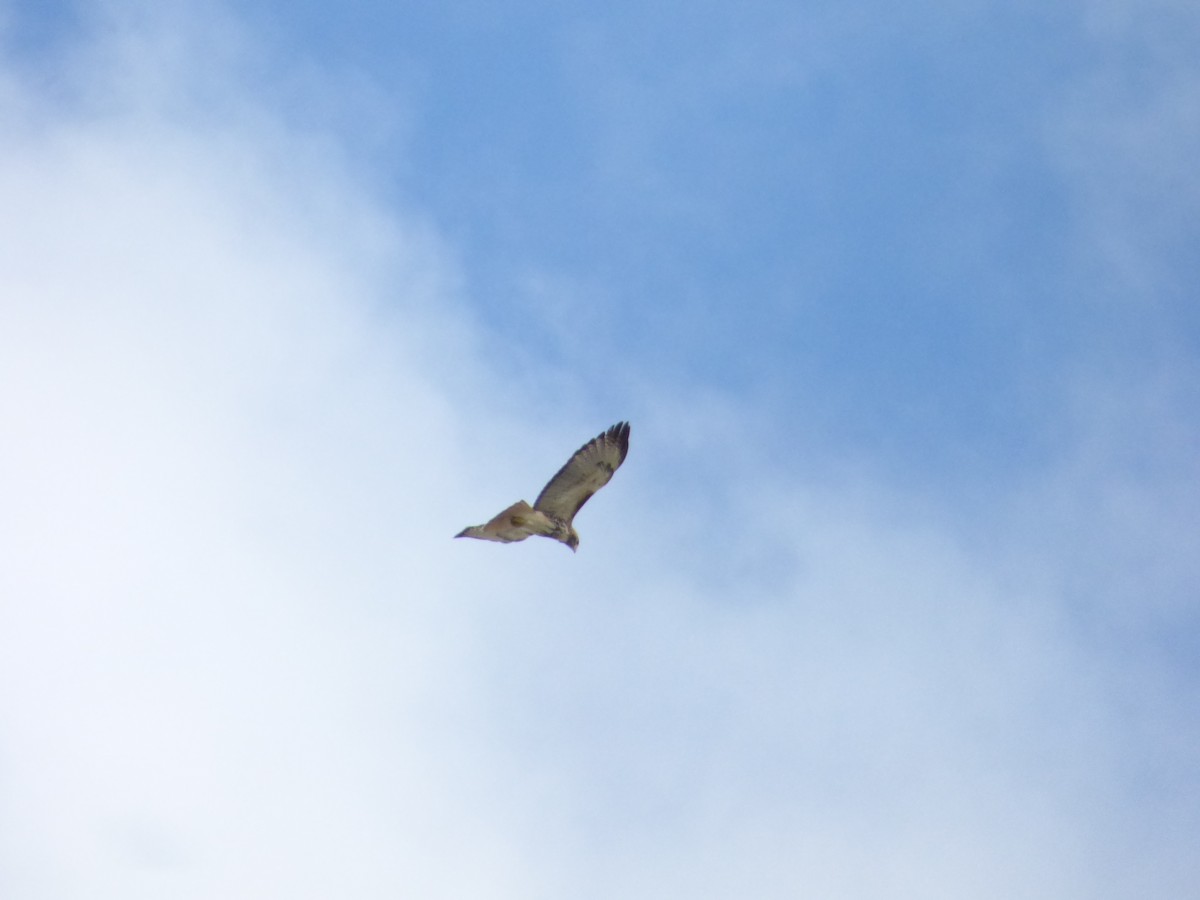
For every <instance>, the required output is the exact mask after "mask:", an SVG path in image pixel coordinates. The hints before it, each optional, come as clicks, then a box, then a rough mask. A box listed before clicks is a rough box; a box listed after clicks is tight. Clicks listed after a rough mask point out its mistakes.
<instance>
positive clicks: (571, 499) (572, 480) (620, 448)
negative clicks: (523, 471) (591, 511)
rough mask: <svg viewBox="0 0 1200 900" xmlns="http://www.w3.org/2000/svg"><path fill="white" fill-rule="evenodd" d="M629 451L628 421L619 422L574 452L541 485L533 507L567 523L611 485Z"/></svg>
mask: <svg viewBox="0 0 1200 900" xmlns="http://www.w3.org/2000/svg"><path fill="white" fill-rule="evenodd" d="M628 453H629V423H628V422H618V423H617V424H616V425H614V426H613V427H612V428H610V429H608V431H606V432H604V433H603V434H600V435H598V436H596V437H595V438H593V439H592V440H590V441H588V442H587V443H586V444H584V445H583V446H582V447H580V448H579V449H578V450H576V451H575V453H574V454H573V455H572V456H571V458H570V459H569V460H567V462H566V464H565V465H564V466H563V467H562V468H561V469H559V470H558V472H557V474H555V476H554V477H553V478H551V479H550V481H549V482H548V483H547V484H546V486H545V487H544V488H542V492H541V493H540V494H538V498H537V500H535V501H534V502H533V508H534V509H536V510H538V511H539V512H543V513H545V514H546V515H548V516H552V517H553V518H556V519H561V520H562V521H564V522H566V523H567V524H568V525H570V524H571V520H572V519H574V518H575V514H576V513H577V512H579V510H580V509H581V508H582V507H583V504H585V503H587V501H588V499H589V498H590V497H591V496H592V495H593V494H595V493H596V491H598V490H600V488H602V487H604V485H606V484H608V482H609V479H611V478H612V477H613V473H614V472H616V471H617V469H618V468H619V467H620V465H621V463H623V462H624V461H625V456H626V454H628Z"/></svg>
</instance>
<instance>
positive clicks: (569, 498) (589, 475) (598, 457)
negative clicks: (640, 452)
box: [455, 422, 629, 551]
mask: <svg viewBox="0 0 1200 900" xmlns="http://www.w3.org/2000/svg"><path fill="white" fill-rule="evenodd" d="M628 452H629V423H628V422H618V423H617V424H616V425H614V426H613V427H612V428H610V429H608V431H606V432H604V433H603V434H600V435H597V436H596V437H594V438H593V439H592V440H590V441H588V442H587V443H586V444H584V445H583V446H582V447H580V448H579V449H578V450H576V451H575V454H574V455H573V456H572V457H571V458H570V459H568V460H567V464H566V465H565V466H563V467H562V468H561V469H559V470H558V474H557V475H555V476H554V477H553V478H551V479H550V483H549V484H547V485H546V486H545V487H544V488H542V492H541V493H540V494H538V498H537V499H536V500H535V501H533V506H530V505H529V504H528V503H526V502H525V501H524V500H519V501H518V502H516V503H514V504H513V505H512V506H510V507H509V508H508V509H506V510H504V512H502V513H500V514H499V515H498V516H496V517H495V518H494V519H492V520H491V521H490V522H488V523H487V524H486V525H472V526H471V527H470V528H464V529H463V530H462V531H460V532H459V533H458V534H456V535H455V537H456V538H460V537H471V538H479V539H480V540H483V541H502V542H503V543H505V544H509V543H512V542H513V541H523V540H525V538H527V537H529V536H530V535H531V534H536V535H541V536H542V537H548V538H554V540H556V541H561V542H562V543H564V544H566V545H567V546H568V547H570V548H571V550H572V551H574V550H576V549H577V548H578V547H579V535H578V533H576V531H575V529H574V528H573V527H572V526H571V521H572V520H573V519H574V518H575V514H576V513H577V512H579V510H580V508H582V506H583V504H585V503H587V502H588V498H589V497H591V496H592V494H594V493H596V491H598V490H600V488H602V487H604V486H605V485H606V484H608V480H609V479H610V478H612V477H613V472H615V471H617V468H618V467H619V466H620V465H621V463H623V462H624V461H625V454H626V453H628Z"/></svg>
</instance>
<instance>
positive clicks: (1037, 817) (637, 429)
mask: <svg viewBox="0 0 1200 900" xmlns="http://www.w3.org/2000/svg"><path fill="white" fill-rule="evenodd" d="M103 21H104V22H108V24H107V25H104V26H103V27H100V28H99V29H98V31H97V34H96V35H94V36H93V37H91V38H90V39H89V41H88V42H85V43H84V44H81V45H80V46H79V47H77V48H75V49H74V50H65V51H63V52H64V53H66V54H67V55H66V56H65V57H64V62H65V63H66V66H65V68H64V69H63V71H64V72H66V73H67V75H66V76H65V79H66V80H65V81H63V82H62V83H60V84H58V85H57V86H56V88H55V96H53V97H47V96H46V95H45V93H44V91H43V90H41V89H39V88H38V87H36V86H35V85H34V84H33V83H32V82H31V81H29V80H28V78H27V70H26V71H24V72H17V71H16V70H14V69H11V68H10V69H9V70H7V71H6V72H5V73H4V74H3V75H2V76H0V79H2V80H3V82H4V83H5V84H6V85H8V88H7V89H6V91H5V94H4V103H5V105H4V107H3V108H2V115H3V116H4V118H5V120H6V121H7V122H9V123H12V124H13V126H14V127H13V128H12V130H11V133H12V134H13V135H14V139H13V140H11V141H10V142H8V143H7V144H6V147H5V148H4V149H3V150H2V151H0V196H2V197H3V198H4V202H3V203H2V204H0V247H2V248H3V249H2V250H0V254H3V256H2V258H3V265H2V266H0V294H2V295H3V297H4V298H5V299H4V302H3V304H0V416H2V417H3V421H4V423H5V424H4V433H5V437H4V439H3V443H2V444H0V496H3V497H4V503H3V508H2V509H0V543H2V545H3V546H4V547H5V548H6V552H5V553H4V556H3V561H0V681H2V682H3V683H4V684H5V685H6V687H5V688H4V689H3V691H0V795H2V798H3V802H2V803H0V891H3V893H4V894H5V896H12V897H20V898H36V897H47V898H49V897H62V896H74V895H81V894H85V893H86V894H88V895H89V896H95V895H100V896H114V897H116V896H120V897H128V896H130V895H139V894H146V895H150V894H154V895H156V896H159V895H162V894H170V895H171V896H180V897H210V896H216V895H242V894H245V893H246V892H247V891H249V892H251V893H256V894H283V893H286V894H288V895H289V896H297V897H305V896H312V897H326V896H330V895H333V894H338V895H341V894H353V895H355V896H365V897H374V896H380V897H382V896H395V895H396V893H397V892H399V893H403V894H410V895H414V896H471V897H530V896H547V897H549V896H564V895H567V896H581V897H597V898H599V897H611V896H626V897H661V896H663V895H677V894H686V895H688V896H699V897H704V896H713V897H717V896H730V895H732V894H738V895H743V894H752V895H754V896H762V897H785V896H787V897H790V896H796V895H797V893H814V894H819V895H821V896H827V897H845V898H853V897H877V896H880V895H881V894H885V895H887V896H901V897H906V896H911V897H938V896H944V897H962V896H970V897H991V896H994V897H1013V896H1021V897H1038V896H1044V897H1055V898H1061V897H1105V896H1111V897H1121V896H1129V895H1130V894H1131V893H1135V892H1137V891H1143V892H1144V891H1147V890H1149V891H1150V892H1152V893H1154V894H1155V896H1185V895H1186V892H1187V890H1188V889H1189V887H1190V885H1192V884H1194V883H1195V877H1196V874H1197V873H1196V863H1195V862H1194V860H1193V857H1194V852H1193V845H1194V843H1195V840H1194V839H1195V836H1196V835H1197V834H1198V833H1200V822H1197V818H1196V813H1195V812H1194V810H1195V809H1197V808H1200V805H1198V804H1197V803H1196V800H1197V798H1198V796H1200V773H1198V772H1197V768H1196V764H1195V761H1194V759H1192V758H1191V753H1190V748H1192V747H1194V746H1195V744H1194V740H1193V739H1194V738H1195V736H1196V732H1197V729H1198V727H1200V723H1198V720H1197V718H1196V716H1195V713H1194V710H1192V709H1191V708H1190V705H1189V703H1188V699H1189V698H1190V697H1192V696H1194V693H1195V676H1196V670H1195V653H1194V644H1192V643H1191V640H1190V637H1189V636H1190V635H1191V634H1192V632H1191V631H1190V630H1189V629H1190V628H1191V627H1192V625H1193V624H1194V623H1192V618H1193V617H1194V608H1195V607H1194V601H1193V600H1191V598H1190V594H1191V593H1194V588H1195V585H1196V583H1197V579H1198V577H1200V575H1198V573H1197V572H1196V570H1195V566H1194V564H1193V563H1191V562H1190V558H1189V557H1188V555H1187V553H1186V552H1185V551H1186V549H1187V547H1189V546H1190V545H1191V544H1193V543H1194V541H1195V538H1196V537H1197V528H1196V526H1195V525H1194V524H1193V523H1192V522H1191V517H1190V515H1189V513H1190V510H1191V509H1192V508H1194V503H1193V502H1192V501H1193V500H1194V499H1195V498H1194V496H1193V495H1194V484H1195V483H1196V482H1195V479H1194V477H1193V476H1194V463H1193V462H1192V460H1193V459H1194V454H1191V453H1190V452H1189V448H1191V447H1192V446H1193V443H1194V439H1195V430H1194V418H1190V417H1189V415H1190V414H1188V413H1187V412H1186V410H1187V408H1188V402H1189V395H1188V393H1187V387H1186V386H1187V385H1188V384H1190V383H1191V382H1190V381H1189V378H1190V375H1188V374H1187V373H1188V371H1190V370H1188V369H1187V368H1186V366H1182V365H1181V366H1180V367H1177V368H1176V367H1173V368H1171V369H1170V370H1169V372H1168V371H1167V370H1166V369H1160V370H1159V373H1160V380H1159V381H1158V382H1153V381H1150V380H1147V379H1141V380H1137V381H1132V382H1129V383H1127V384H1126V391H1125V393H1123V394H1122V393H1114V392H1113V391H1112V390H1111V389H1110V387H1111V386H1110V385H1106V384H1104V383H1099V384H1098V383H1097V382H1096V381H1095V380H1094V379H1092V378H1091V377H1090V373H1084V374H1085V375H1087V376H1088V377H1082V376H1081V377H1080V378H1079V379H1078V382H1077V383H1078V387H1077V389H1076V392H1077V399H1076V400H1075V401H1074V403H1073V405H1072V409H1073V410H1075V411H1076V415H1077V418H1076V419H1074V420H1071V421H1068V422H1066V423H1064V425H1063V430H1064V434H1063V435H1061V436H1060V439H1057V440H1056V441H1055V442H1054V446H1055V453H1054V454H1053V455H1052V456H1051V457H1049V458H1048V459H1047V460H1046V461H1045V463H1044V466H1043V467H1042V468H1040V469H1038V470H1037V471H1033V472H1030V473H1025V475H1024V476H1023V477H1021V478H1020V479H1014V480H1013V481H1012V482H1010V483H1009V484H1016V485H1017V487H1016V488H1014V489H1013V490H1012V491H1011V492H1008V491H1003V492H1001V491H997V492H995V493H990V494H989V493H986V492H976V493H972V494H970V495H969V496H962V497H957V498H948V497H947V493H946V492H944V491H930V492H928V493H922V492H919V491H915V490H913V489H912V488H911V486H904V485H899V484H897V483H895V482H892V481H890V480H889V478H888V469H887V467H886V465H882V464H879V463H878V461H877V460H872V459H871V458H870V457H869V456H868V455H866V454H865V453H864V454H863V455H862V456H861V457H860V458H852V457H843V458H839V459H830V457H829V454H828V453H826V452H823V451H822V449H821V448H820V447H819V446H817V445H816V444H815V443H801V444H798V445H796V446H793V447H788V446H787V440H788V438H789V437H790V436H791V435H793V434H794V433H795V429H794V428H791V427H785V426H783V425H777V424H775V423H773V422H772V421H771V414H772V412H771V411H772V407H770V406H769V405H764V406H762V407H758V406H755V405H754V401H755V400H756V399H757V398H755V397H753V396H750V395H742V394H739V393H738V392H737V391H736V390H735V389H734V388H728V389H721V388H720V387H714V386H712V385H703V386H694V387H687V388H681V387H679V385H678V384H666V383H660V382H657V381H655V380H654V378H653V377H652V376H653V370H652V367H650V366H645V365H640V364H639V363H638V360H637V358H634V357H631V358H630V359H628V360H619V362H620V363H622V365H620V366H618V368H620V369H621V372H620V373H614V374H612V375H611V378H612V379H613V383H618V384H620V385H621V390H620V391H619V392H613V393H609V394H605V393H603V392H600V391H598V392H596V394H595V396H596V397H600V398H601V399H594V398H593V395H591V394H589V393H588V390H587V387H586V385H579V386H578V389H577V390H575V389H574V388H570V389H563V388H562V387H561V385H562V384H570V383H571V379H572V378H576V379H579V378H580V375H579V371H578V370H574V369H571V368H570V367H569V366H568V365H567V364H566V359H567V357H568V356H569V354H550V355H549V357H548V358H546V357H543V355H542V354H539V353H537V352H534V351H533V350H531V349H530V348H528V347H517V348H512V349H509V348H507V346H506V343H505V339H504V338H502V337H501V336H498V335H497V334H494V333H492V332H490V331H489V329H488V327H487V326H486V325H485V324H484V322H483V321H482V319H481V318H480V317H477V314H476V313H475V312H473V309H474V308H475V307H476V306H478V305H482V304H484V303H485V300H484V299H483V298H482V297H479V296H474V295H472V293H471V292H472V290H476V291H478V290H479V288H478V286H472V285H471V284H470V283H469V281H467V280H466V279H464V276H463V274H462V272H461V267H460V264H459V262H458V260H457V259H456V256H455V253H456V249H455V248H454V247H453V246H452V245H451V244H450V242H449V241H448V240H447V239H446V238H445V237H444V236H441V235H439V234H438V233H437V231H436V230H435V229H433V228H431V227H430V226H429V225H428V224H427V223H426V222H424V221H423V220H422V218H421V217H420V215H419V214H418V212H417V211H415V210H411V209H407V210H406V209H402V208H396V207H394V206H390V205H387V204H385V203H383V202H381V201H380V200H378V199H377V198H376V197H375V196H374V195H373V189H374V186H375V185H374V184H373V183H372V179H373V177H374V176H372V174H371V173H365V174H359V173H357V172H355V171H354V170H353V167H352V166H351V165H350V164H349V163H348V159H349V157H348V155H347V154H346V153H343V152H342V151H341V150H340V149H339V138H338V135H337V133H336V131H332V132H326V133H321V132H319V131H317V130H314V129H313V128H311V127H310V126H307V125H306V126H301V125H298V124H297V123H296V122H295V121H293V120H290V119H288V118H287V117H286V116H285V115H282V114H277V113H276V107H275V106H274V105H273V103H274V100H273V95H272V94H271V92H270V91H268V92H267V93H266V94H264V93H262V92H261V91H256V90H255V89H252V88H251V87H249V85H250V84H252V83H257V82H256V81H255V79H254V78H253V77H251V74H248V73H252V72H253V71H254V66H253V65H252V64H251V61H252V60H254V59H255V58H256V57H255V48H256V45H255V43H254V41H253V40H252V39H251V38H250V37H249V36H248V35H247V34H246V33H244V32H241V31H239V29H237V28H236V27H234V26H233V25H232V24H231V23H229V22H222V21H221V20H214V22H209V20H208V19H207V18H206V17H205V16H203V15H201V16H199V19H198V20H197V21H198V22H199V23H200V24H204V23H207V25H206V26H205V27H203V28H200V30H199V31H198V32H196V31H188V32H186V34H185V32H184V31H183V30H182V29H180V30H173V29H172V28H170V27H168V26H169V25H170V24H171V22H170V20H169V17H168V19H166V20H158V21H156V22H155V21H151V22H146V21H142V22H140V23H138V22H136V21H134V22H132V23H131V22H130V21H129V20H122V19H120V18H118V19H116V20H113V21H110V20H103ZM214 23H215V24H214ZM192 24H195V23H192ZM164 29H165V31H164ZM106 33H107V36H106ZM197 33H198V34H200V35H202V37H201V38H198V39H197V38H196V37H195V35H196V34H197ZM164 57H166V58H169V60H170V63H169V64H167V63H164V62H162V60H163V59H164ZM271 65H274V63H272V64H271ZM131 72H132V73H135V75H130V74H129V73H131ZM198 85H199V86H200V87H198ZM68 101H69V102H68ZM545 284H546V282H543V286H545ZM562 284H566V285H567V286H568V287H567V289H569V286H570V283H569V282H565V281H564V282H562V283H561V284H560V283H558V282H553V283H552V286H551V287H549V288H547V290H551V291H562V290H564V288H563V287H562ZM529 314H530V315H531V316H533V317H535V318H540V319H542V320H544V321H543V323H542V330H541V332H540V333H542V334H545V335H550V336H551V338H552V336H553V335H554V334H556V333H559V332H560V331H561V330H562V329H563V323H562V321H561V320H559V319H556V318H555V316H554V315H553V314H551V313H547V312H544V311H540V310H538V309H536V308H534V309H531V310H530V311H529ZM585 371H588V372H591V371H593V370H592V369H591V368H589V367H585ZM1164 373H1165V374H1164ZM596 377H600V376H599V375H597V376H596ZM622 379H624V381H622ZM543 382H554V383H555V384H556V385H559V386H560V387H558V388H556V389H547V390H532V388H534V387H536V386H537V385H539V384H540V383H543ZM614 396H630V397H637V398H638V399H637V400H636V401H635V402H636V403H637V406H638V410H637V412H638V415H637V416H634V417H633V418H634V449H633V451H632V452H631V455H630V458H629V461H628V462H627V464H626V466H625V467H624V468H623V469H622V470H621V472H620V473H619V475H618V477H617V478H616V479H614V481H613V483H612V484H611V485H610V486H609V487H607V488H606V489H605V491H604V493H602V494H601V495H600V496H598V497H597V498H596V499H594V500H593V501H592V502H591V503H590V504H589V506H588V507H587V509H586V510H585V512H584V513H583V514H582V516H581V520H580V523H579V524H580V528H581V531H582V533H583V546H582V548H581V551H580V553H579V555H578V556H577V557H572V555H571V554H569V553H565V552H563V550H562V548H561V547H558V546H557V545H553V544H551V543H549V542H537V541H530V542H527V543H526V544H523V545H519V546H516V547H500V546H491V545H471V546H464V545H463V544H462V543H461V542H458V543H456V542H453V541H451V540H450V535H451V534H453V533H454V532H455V531H457V530H458V528H460V527H461V526H462V525H464V524H467V523H468V522H470V521H477V520H479V517H480V516H481V515H486V514H488V513H489V512H491V511H494V510H495V509H498V508H500V505H501V504H503V503H507V502H511V501H513V500H515V499H517V498H518V497H520V496H524V497H525V498H526V499H531V495H532V494H534V493H536V491H537V490H538V489H539V488H540V486H541V484H542V482H543V481H544V479H545V478H546V477H548V476H549V475H550V474H552V472H553V471H554V469H555V468H556V467H557V466H558V465H559V464H560V463H561V462H562V459H563V458H564V457H565V455H566V454H567V453H569V452H570V451H571V450H573V449H574V448H575V447H576V446H578V444H579V443H581V442H582V440H583V439H585V438H586V437H589V436H590V435H591V433H594V431H597V430H599V428H600V427H603V426H605V425H607V424H609V419H610V418H611V419H613V420H615V419H616V418H619V417H623V416H624V414H623V413H619V412H616V413H613V414H611V415H610V413H609V412H608V411H606V409H605V408H601V407H602V406H603V405H604V404H607V403H610V402H612V398H613V397H614ZM571 397H585V398H587V399H586V402H583V403H580V404H578V405H577V406H575V407H574V408H571V409H570V411H569V412H567V413H563V414H562V415H558V414H557V413H556V415H555V417H554V421H553V422H547V421H546V419H547V418H548V417H545V416H544V412H545V409H546V408H547V407H548V406H551V405H553V406H555V407H556V409H557V408H564V409H565V408H568V407H570V406H571V404H570V403H569V402H568V401H569V400H570V399H571ZM547 398H550V399H547ZM781 433H782V434H784V435H785V438H783V439H781V438H780V434H781ZM1140 436H1144V437H1145V440H1144V441H1142V440H1139V439H1138V438H1139V437H1140ZM781 444H782V445H784V447H785V451H784V452H780V450H779V447H780V446H781ZM1001 494H1003V496H1001ZM980 497H985V498H986V504H981V503H978V502H976V501H978V499H979V498H980Z"/></svg>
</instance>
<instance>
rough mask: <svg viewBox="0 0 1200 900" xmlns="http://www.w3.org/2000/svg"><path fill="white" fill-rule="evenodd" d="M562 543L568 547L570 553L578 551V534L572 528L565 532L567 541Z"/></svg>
mask: <svg viewBox="0 0 1200 900" xmlns="http://www.w3.org/2000/svg"><path fill="white" fill-rule="evenodd" d="M563 543H564V544H566V545H567V546H568V547H570V548H571V552H572V553H574V552H575V551H576V550H578V549H579V533H578V532H577V531H576V530H575V529H574V528H572V529H571V530H570V531H568V532H567V539H566V540H565V541H563Z"/></svg>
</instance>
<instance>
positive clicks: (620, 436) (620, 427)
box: [604, 422, 629, 462]
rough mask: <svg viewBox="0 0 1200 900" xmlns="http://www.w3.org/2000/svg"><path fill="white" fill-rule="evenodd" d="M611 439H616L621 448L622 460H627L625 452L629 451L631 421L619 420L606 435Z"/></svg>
mask: <svg viewBox="0 0 1200 900" xmlns="http://www.w3.org/2000/svg"><path fill="white" fill-rule="evenodd" d="M604 437H605V438H607V439H608V440H610V441H615V442H616V445H617V446H618V447H619V448H620V449H621V462H624V461H625V454H627V453H628V452H629V423H628V422H618V423H617V424H616V425H614V426H613V427H612V428H610V429H608V432H607V433H606V434H605V435H604Z"/></svg>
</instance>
